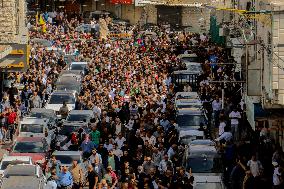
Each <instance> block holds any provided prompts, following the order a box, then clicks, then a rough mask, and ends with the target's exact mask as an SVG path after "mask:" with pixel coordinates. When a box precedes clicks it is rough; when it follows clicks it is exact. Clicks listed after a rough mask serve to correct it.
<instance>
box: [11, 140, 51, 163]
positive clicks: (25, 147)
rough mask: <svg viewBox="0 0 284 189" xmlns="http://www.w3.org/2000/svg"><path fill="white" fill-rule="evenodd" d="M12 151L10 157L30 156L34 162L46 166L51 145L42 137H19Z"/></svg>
mask: <svg viewBox="0 0 284 189" xmlns="http://www.w3.org/2000/svg"><path fill="white" fill-rule="evenodd" d="M8 151H10V153H9V155H10V156H30V157H31V158H32V160H33V162H36V163H39V164H44V163H45V160H46V159H45V158H46V157H48V156H49V154H48V153H49V144H48V143H47V141H46V139H45V138H41V137H18V138H17V139H16V141H15V143H14V144H13V147H12V149H8Z"/></svg>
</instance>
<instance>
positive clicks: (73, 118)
mask: <svg viewBox="0 0 284 189" xmlns="http://www.w3.org/2000/svg"><path fill="white" fill-rule="evenodd" d="M88 119H90V115H87V114H69V116H68V117H67V121H87V120H88Z"/></svg>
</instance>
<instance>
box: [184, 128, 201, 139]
mask: <svg viewBox="0 0 284 189" xmlns="http://www.w3.org/2000/svg"><path fill="white" fill-rule="evenodd" d="M186 136H200V137H203V136H204V131H199V130H194V129H191V130H190V129H189V130H182V131H180V133H179V137H180V138H181V137H186Z"/></svg>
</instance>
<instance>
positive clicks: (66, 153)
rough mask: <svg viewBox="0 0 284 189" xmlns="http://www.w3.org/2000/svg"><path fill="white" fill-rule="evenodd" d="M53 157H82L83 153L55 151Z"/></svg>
mask: <svg viewBox="0 0 284 189" xmlns="http://www.w3.org/2000/svg"><path fill="white" fill-rule="evenodd" d="M52 155H55V156H60V155H64V156H66V155H80V156H81V155H82V152H80V151H54V152H53V153H52Z"/></svg>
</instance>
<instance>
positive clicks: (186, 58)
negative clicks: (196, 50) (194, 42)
mask: <svg viewBox="0 0 284 189" xmlns="http://www.w3.org/2000/svg"><path fill="white" fill-rule="evenodd" d="M177 58H179V59H180V60H181V62H182V63H186V62H195V63H196V62H200V60H199V58H198V56H197V55H196V54H179V55H178V56H177Z"/></svg>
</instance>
